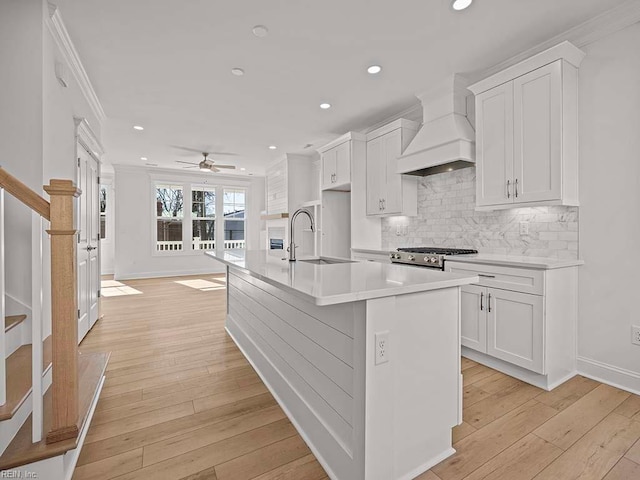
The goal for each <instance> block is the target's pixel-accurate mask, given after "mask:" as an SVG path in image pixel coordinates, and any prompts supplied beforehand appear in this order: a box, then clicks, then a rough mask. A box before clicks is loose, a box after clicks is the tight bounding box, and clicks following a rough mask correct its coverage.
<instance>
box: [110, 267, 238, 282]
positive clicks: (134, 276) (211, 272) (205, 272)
mask: <svg viewBox="0 0 640 480" xmlns="http://www.w3.org/2000/svg"><path fill="white" fill-rule="evenodd" d="M225 272H226V268H221V269H212V268H206V269H192V270H180V271H179V272H177V271H175V270H167V271H164V272H136V273H125V274H122V275H114V280H118V281H120V280H139V279H142V278H163V277H183V276H186V275H217V274H220V273H225Z"/></svg>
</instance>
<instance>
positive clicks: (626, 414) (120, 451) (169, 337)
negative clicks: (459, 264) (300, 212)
mask: <svg viewBox="0 0 640 480" xmlns="http://www.w3.org/2000/svg"><path fill="white" fill-rule="evenodd" d="M193 280H204V281H205V282H209V283H204V284H203V283H202V282H194V281H193ZM177 282H183V283H177ZM123 283H125V284H126V285H127V286H129V287H132V288H134V289H135V290H137V291H140V292H142V293H141V294H135V295H114V296H109V297H103V299H102V307H103V313H104V318H103V319H102V320H101V321H100V322H98V324H97V325H96V326H95V327H94V329H93V330H92V331H91V332H90V333H89V334H88V335H87V337H86V338H85V340H84V341H83V343H82V345H81V350H83V351H87V352H89V351H111V352H112V355H111V361H110V363H109V366H108V369H107V381H106V383H105V386H104V389H103V393H102V396H101V399H100V402H99V403H98V407H97V410H96V413H95V416H94V419H93V422H92V425H91V428H90V430H89V433H88V435H87V439H86V443H85V446H84V448H83V451H82V453H81V455H80V459H79V461H78V466H77V468H76V471H75V474H74V477H73V478H74V479H75V480H86V479H100V480H102V479H105V480H106V479H112V478H117V479H120V480H123V479H131V480H133V479H148V478H153V479H154V480H155V479H171V480H178V479H183V480H245V479H246V480H249V479H257V480H276V479H278V480H324V479H326V478H328V477H327V476H326V473H325V472H324V470H323V469H322V467H321V466H320V464H319V463H318V462H317V461H316V459H315V458H314V456H313V455H312V454H311V452H310V450H309V448H308V447H307V446H306V445H305V443H304V441H302V439H301V437H300V436H299V435H298V434H297V432H296V430H295V429H294V428H293V426H292V425H291V423H290V422H289V420H288V419H287V417H286V416H285V414H284V412H283V411H282V409H280V407H279V406H278V405H277V403H276V402H275V400H274V399H273V397H272V396H271V394H270V393H269V392H268V390H267V389H266V387H265V386H264V385H263V384H262V382H261V381H260V378H259V377H258V376H257V375H256V374H255V372H254V371H253V369H252V368H251V366H250V365H249V364H248V362H247V361H246V360H245V359H244V358H243V356H242V354H240V352H239V350H238V349H237V348H236V347H235V345H234V344H233V342H232V340H231V339H230V338H229V337H228V336H227V335H226V333H225V332H224V316H225V311H226V308H225V301H226V291H225V289H224V278H223V277H221V276H214V275H199V276H193V277H180V278H162V279H149V280H135V281H126V282H123ZM189 285H191V286H189ZM192 287H195V288H192ZM126 291H127V289H126V288H125V289H122V291H121V292H120V293H123V292H126ZM462 368H463V376H464V414H463V416H464V423H463V424H462V425H460V426H459V427H456V428H455V429H454V432H453V436H454V446H455V448H456V450H457V452H458V453H456V454H455V455H454V456H452V457H450V458H448V459H447V460H445V461H443V462H442V463H440V464H439V465H437V466H435V467H434V468H433V469H432V470H430V471H429V472H426V473H424V474H422V475H420V476H419V477H418V479H419V480H457V479H467V480H481V479H485V480H487V479H496V480H497V479H500V480H505V479H508V480H519V479H533V478H536V479H539V480H543V479H554V480H563V479H580V480H582V479H594V480H595V479H606V480H623V479H624V480H633V479H640V397H638V396H635V395H631V394H629V393H627V392H624V391H621V390H618V389H616V388H613V387H609V386H607V385H602V384H600V383H598V382H595V381H593V380H589V379H586V378H583V377H575V378H573V379H572V380H570V381H569V382H567V383H565V384H564V385H562V386H560V387H558V388H556V389H555V390H554V391H553V392H544V391H542V390H540V389H537V388H535V387H532V386H530V385H527V384H525V383H523V382H520V381H519V380H516V379H513V378H511V377H508V376H506V375H503V374H502V373H499V372H496V371H495V370H492V369H490V368H487V367H485V366H483V365H479V364H477V363H475V362H473V361H471V360H468V359H463V362H462Z"/></svg>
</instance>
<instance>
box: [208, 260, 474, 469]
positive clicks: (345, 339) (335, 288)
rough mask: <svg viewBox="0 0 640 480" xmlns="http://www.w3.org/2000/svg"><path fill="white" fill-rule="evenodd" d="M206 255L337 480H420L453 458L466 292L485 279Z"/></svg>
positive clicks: (238, 331)
mask: <svg viewBox="0 0 640 480" xmlns="http://www.w3.org/2000/svg"><path fill="white" fill-rule="evenodd" d="M206 255H208V256H210V257H212V258H214V259H215V260H217V261H220V262H222V263H223V264H225V265H226V268H227V320H226V330H227V332H228V333H229V335H231V337H232V338H233V340H234V341H235V343H236V344H237V345H238V347H239V348H240V349H241V350H242V352H243V353H244V355H245V356H246V358H247V359H248V360H249V361H250V362H251V364H252V365H253V367H254V368H255V370H256V371H257V372H258V374H259V375H260V377H261V378H262V379H263V381H264V383H265V384H266V385H267V387H268V388H269V390H270V391H271V392H272V394H273V395H274V397H275V398H276V400H277V401H278V403H279V404H280V406H281V407H282V408H283V410H284V411H285V412H286V414H287V415H288V417H289V418H290V420H291V421H292V423H293V424H294V425H295V427H296V428H297V430H298V431H299V432H300V434H301V435H302V437H303V438H304V439H305V441H306V442H307V444H308V445H309V447H310V448H311V450H312V451H313V453H314V454H315V455H316V457H317V458H318V460H319V461H320V462H321V464H322V465H323V467H324V468H325V470H326V471H327V473H328V474H329V476H330V477H331V478H333V479H339V480H359V479H360V480H363V479H367V480H376V479H380V480H382V479H384V480H390V479H412V478H414V477H416V476H418V475H419V474H420V473H422V472H424V471H426V470H428V469H429V468H430V467H432V466H433V465H435V464H436V463H438V462H440V461H441V460H443V459H444V458H446V457H448V456H449V455H451V454H453V453H454V450H453V448H452V442H451V429H452V428H453V427H454V426H455V425H458V424H459V423H461V422H462V414H461V405H462V376H461V373H460V287H461V286H463V285H468V284H471V283H474V282H477V281H478V277H476V276H474V275H469V274H456V273H448V272H442V271H432V270H428V269H419V268H407V267H402V266H397V265H391V264H383V263H378V262H356V261H351V260H345V259H333V258H325V257H320V258H306V259H305V258H299V259H297V261H290V260H289V259H288V258H280V257H279V256H273V255H269V254H268V253H267V252H265V251H258V250H256V251H251V250H226V251H224V252H213V251H212V252H207V253H206ZM425 270H428V271H425Z"/></svg>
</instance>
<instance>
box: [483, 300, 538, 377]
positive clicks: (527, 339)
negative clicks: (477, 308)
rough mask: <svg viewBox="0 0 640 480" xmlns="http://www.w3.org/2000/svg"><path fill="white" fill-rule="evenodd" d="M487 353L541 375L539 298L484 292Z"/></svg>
mask: <svg viewBox="0 0 640 480" xmlns="http://www.w3.org/2000/svg"><path fill="white" fill-rule="evenodd" d="M487 292H488V295H487V305H486V308H487V313H488V317H487V318H488V322H487V330H488V331H487V353H488V354H489V355H491V356H493V357H496V358H500V359H502V360H505V361H507V362H509V363H513V364H515V365H519V366H521V367H523V368H526V369H528V370H532V371H534V372H537V373H544V361H543V360H544V359H543V344H542V342H543V334H544V332H543V310H542V297H541V296H539V295H530V294H528V293H519V292H510V291H508V290H498V289H494V288H489V289H488V290H487Z"/></svg>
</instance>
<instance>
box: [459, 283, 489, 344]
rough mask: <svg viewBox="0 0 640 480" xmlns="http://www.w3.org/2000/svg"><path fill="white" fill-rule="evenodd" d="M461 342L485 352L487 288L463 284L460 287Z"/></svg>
mask: <svg viewBox="0 0 640 480" xmlns="http://www.w3.org/2000/svg"><path fill="white" fill-rule="evenodd" d="M460 290H461V298H460V300H461V313H460V316H461V324H462V325H461V326H462V331H461V337H462V339H461V343H462V345H464V346H465V347H469V348H472V349H474V350H477V351H479V352H482V353H487V313H486V312H487V310H486V307H487V289H486V288H484V287H478V286H476V285H465V286H464V287H462V288H461V289H460Z"/></svg>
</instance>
